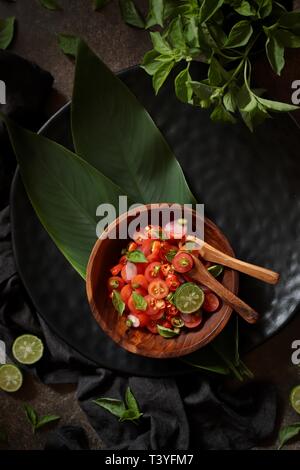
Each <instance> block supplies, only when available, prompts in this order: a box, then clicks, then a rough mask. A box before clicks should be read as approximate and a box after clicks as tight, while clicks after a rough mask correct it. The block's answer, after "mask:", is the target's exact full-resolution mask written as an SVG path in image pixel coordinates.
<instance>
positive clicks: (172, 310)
mask: <svg viewBox="0 0 300 470" xmlns="http://www.w3.org/2000/svg"><path fill="white" fill-rule="evenodd" d="M166 309H167V314H168V315H171V317H176V315H178V309H177V308H176V307H175V305H174V304H171V302H167V303H166Z"/></svg>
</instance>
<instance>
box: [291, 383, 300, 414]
mask: <svg viewBox="0 0 300 470" xmlns="http://www.w3.org/2000/svg"><path fill="white" fill-rule="evenodd" d="M290 402H291V405H292V407H293V408H294V410H295V411H296V412H297V413H299V414H300V385H297V386H296V387H294V388H293V389H292V391H291V393H290Z"/></svg>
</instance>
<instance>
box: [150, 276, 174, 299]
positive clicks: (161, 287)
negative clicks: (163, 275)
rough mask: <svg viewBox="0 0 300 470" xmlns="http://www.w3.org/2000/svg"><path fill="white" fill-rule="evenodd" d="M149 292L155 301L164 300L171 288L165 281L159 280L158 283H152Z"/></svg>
mask: <svg viewBox="0 0 300 470" xmlns="http://www.w3.org/2000/svg"><path fill="white" fill-rule="evenodd" d="M148 292H149V294H150V295H152V297H154V298H155V299H163V298H164V297H167V295H168V293H169V287H168V285H167V283H166V282H165V281H163V280H162V279H158V280H157V281H152V282H150V284H149V286H148Z"/></svg>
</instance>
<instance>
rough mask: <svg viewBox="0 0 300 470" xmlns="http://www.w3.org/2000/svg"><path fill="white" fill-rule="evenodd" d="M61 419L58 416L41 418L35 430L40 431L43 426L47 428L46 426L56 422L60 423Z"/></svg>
mask: <svg viewBox="0 0 300 470" xmlns="http://www.w3.org/2000/svg"><path fill="white" fill-rule="evenodd" d="M59 419H60V416H57V415H45V416H43V417H42V418H39V420H38V422H37V424H36V426H35V429H40V428H42V427H43V426H46V424H49V423H53V422H54V421H58V420H59Z"/></svg>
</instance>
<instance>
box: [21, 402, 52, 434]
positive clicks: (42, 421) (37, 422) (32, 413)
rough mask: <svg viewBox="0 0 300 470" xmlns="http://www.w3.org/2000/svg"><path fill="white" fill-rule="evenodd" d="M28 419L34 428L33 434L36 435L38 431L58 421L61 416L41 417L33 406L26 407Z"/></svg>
mask: <svg viewBox="0 0 300 470" xmlns="http://www.w3.org/2000/svg"><path fill="white" fill-rule="evenodd" d="M24 410H25V414H26V418H27V420H28V421H29V423H30V424H31V426H32V432H33V433H35V432H36V431H37V430H38V429H40V428H42V427H44V426H46V424H49V423H53V422H54V421H58V420H59V419H60V416H57V415H45V416H42V417H39V415H38V413H37V412H36V410H35V409H34V408H33V407H32V406H31V405H24Z"/></svg>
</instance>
